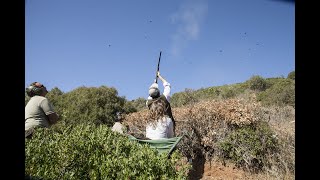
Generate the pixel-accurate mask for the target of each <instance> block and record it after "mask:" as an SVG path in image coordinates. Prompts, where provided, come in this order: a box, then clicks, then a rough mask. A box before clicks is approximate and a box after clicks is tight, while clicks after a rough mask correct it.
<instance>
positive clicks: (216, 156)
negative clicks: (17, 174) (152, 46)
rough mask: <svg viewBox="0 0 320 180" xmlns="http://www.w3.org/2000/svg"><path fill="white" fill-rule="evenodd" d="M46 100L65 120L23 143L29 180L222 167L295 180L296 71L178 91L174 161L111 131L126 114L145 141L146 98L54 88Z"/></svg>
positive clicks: (170, 174)
mask: <svg viewBox="0 0 320 180" xmlns="http://www.w3.org/2000/svg"><path fill="white" fill-rule="evenodd" d="M47 97H48V99H50V100H51V102H52V103H53V104H54V106H55V109H56V111H57V113H58V114H59V115H60V120H59V122H58V123H57V124H56V125H54V126H53V127H52V128H51V129H37V131H36V133H35V135H34V137H33V138H32V139H30V140H26V147H25V148H26V160H25V165H26V176H29V177H38V178H39V177H41V178H44V179H83V178H85V179H113V178H121V179H123V178H124V179H128V178H129V179H131V178H132V177H135V178H137V179H145V178H146V177H153V178H151V179H185V178H189V179H192V178H196V179H200V178H201V173H200V174H199V175H198V177H195V176H194V174H197V173H198V172H199V169H201V168H203V167H204V164H205V163H215V162H220V163H223V164H225V163H232V164H234V165H235V166H236V167H237V168H240V169H243V170H245V171H247V172H249V173H252V174H263V177H265V178H266V179H294V173H295V158H294V157H295V130H294V124H295V123H294V122H295V109H294V108H295V73H294V71H293V72H291V73H289V74H288V76H287V77H286V78H284V77H275V78H262V77H261V76H252V77H251V78H250V79H249V80H247V81H245V82H243V83H237V84H231V85H223V86H217V87H208V88H201V89H198V90H192V89H185V91H183V92H177V93H174V94H173V95H172V98H171V104H172V108H173V116H174V117H175V120H176V122H177V123H176V124H177V127H176V131H177V132H176V133H177V135H178V136H180V135H183V136H184V137H183V139H182V141H181V142H180V143H179V144H178V146H177V150H176V151H174V154H173V156H172V158H171V159H170V161H168V160H167V159H166V158H165V157H162V156H159V155H157V153H156V152H155V151H153V150H152V149H150V148H149V147H147V146H144V147H140V146H138V144H135V143H133V142H131V141H129V140H128V139H127V138H126V136H123V135H120V134H117V133H114V132H112V131H110V127H111V126H112V125H113V123H114V122H115V120H116V118H117V112H121V113H122V114H124V124H125V125H127V127H128V129H127V132H128V133H130V134H133V135H135V136H136V137H143V136H144V135H145V134H144V133H145V118H146V117H147V116H146V115H147V109H146V106H145V100H146V99H145V98H138V99H136V100H134V101H127V100H126V98H125V97H120V96H118V92H117V90H116V89H115V88H110V87H107V86H101V87H79V88H76V89H74V90H73V91H70V92H68V93H64V92H62V91H61V90H59V88H57V87H55V88H53V89H52V90H51V91H50V92H49V93H48V95H47ZM28 100H29V98H28V97H27V96H26V98H25V103H27V102H28ZM139 173H140V174H139ZM202 173H203V172H202ZM192 174H193V175H192ZM191 175H192V176H191Z"/></svg>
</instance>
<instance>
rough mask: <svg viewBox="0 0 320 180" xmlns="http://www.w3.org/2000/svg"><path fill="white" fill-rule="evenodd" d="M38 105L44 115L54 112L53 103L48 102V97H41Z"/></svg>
mask: <svg viewBox="0 0 320 180" xmlns="http://www.w3.org/2000/svg"><path fill="white" fill-rule="evenodd" d="M40 107H41V108H42V110H43V112H44V113H45V114H46V115H49V114H52V113H55V112H54V108H53V105H52V104H51V103H50V102H49V100H48V99H43V100H42V101H41V103H40Z"/></svg>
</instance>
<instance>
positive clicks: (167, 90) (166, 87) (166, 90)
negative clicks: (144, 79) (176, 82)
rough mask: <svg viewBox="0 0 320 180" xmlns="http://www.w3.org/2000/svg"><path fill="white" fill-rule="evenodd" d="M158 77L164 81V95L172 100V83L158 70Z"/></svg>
mask: <svg viewBox="0 0 320 180" xmlns="http://www.w3.org/2000/svg"><path fill="white" fill-rule="evenodd" d="M158 77H159V79H160V80H161V81H162V83H163V95H164V96H165V97H166V99H167V100H168V101H169V102H170V98H171V96H170V92H171V85H170V83H169V82H168V81H167V80H165V79H164V78H163V77H162V76H161V75H160V72H159V71H158Z"/></svg>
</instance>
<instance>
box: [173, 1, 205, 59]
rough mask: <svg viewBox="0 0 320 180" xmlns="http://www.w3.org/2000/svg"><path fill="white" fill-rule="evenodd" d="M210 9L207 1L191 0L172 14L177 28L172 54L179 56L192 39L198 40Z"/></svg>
mask: <svg viewBox="0 0 320 180" xmlns="http://www.w3.org/2000/svg"><path fill="white" fill-rule="evenodd" d="M207 11H208V5H207V3H206V1H202V0H198V1H189V2H187V3H185V4H182V5H181V6H180V8H179V10H178V11H177V12H175V13H174V14H173V15H172V16H171V20H172V23H173V24H175V25H177V30H176V32H175V34H173V36H172V48H171V51H172V54H173V55H175V56H178V55H179V54H180V53H181V51H182V50H183V49H184V48H185V47H186V46H187V45H188V43H189V42H190V41H193V40H197V39H198V37H199V33H200V28H201V23H202V21H203V20H204V18H205V16H206V14H207Z"/></svg>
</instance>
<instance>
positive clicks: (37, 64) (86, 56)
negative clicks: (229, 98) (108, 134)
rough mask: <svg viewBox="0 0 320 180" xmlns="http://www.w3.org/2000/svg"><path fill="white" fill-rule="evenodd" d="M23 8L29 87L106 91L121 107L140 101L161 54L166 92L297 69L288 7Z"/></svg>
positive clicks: (123, 0) (218, 1)
mask: <svg viewBox="0 0 320 180" xmlns="http://www.w3.org/2000/svg"><path fill="white" fill-rule="evenodd" d="M25 2H26V4H25V86H26V87H27V86H28V85H29V84H30V83H32V82H34V81H38V82H41V83H43V84H44V85H45V86H47V88H48V90H50V89H52V88H54V87H58V88H59V89H60V90H62V91H63V92H69V91H71V90H74V89H76V88H78V87H81V86H86V87H100V86H102V85H104V86H108V87H114V88H116V89H117V90H118V95H119V96H125V97H126V99H127V100H133V99H136V98H139V97H143V98H146V97H147V96H148V88H149V86H150V84H151V83H152V82H153V80H154V78H155V71H156V66H157V61H158V58H159V53H160V51H162V54H161V63H160V72H161V75H162V76H163V77H164V78H165V79H167V80H168V82H170V83H171V86H172V90H171V94H174V93H176V92H181V91H184V90H185V89H186V88H188V89H194V90H196V89H200V88H206V87H211V86H222V85H226V84H234V83H239V82H244V81H246V80H248V79H250V77H252V76H253V75H259V76H262V77H264V78H268V77H280V76H284V77H286V76H287V75H288V73H290V72H291V71H293V70H295V3H294V2H292V1H281V0H241V1H239V0H162V1H156V0H91V1H89V0H26V1H25ZM160 82H161V81H160ZM160 90H161V91H162V90H163V88H162V85H161V84H160Z"/></svg>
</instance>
